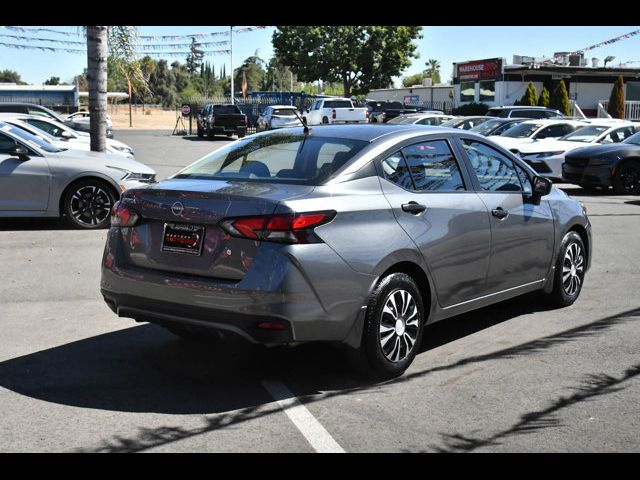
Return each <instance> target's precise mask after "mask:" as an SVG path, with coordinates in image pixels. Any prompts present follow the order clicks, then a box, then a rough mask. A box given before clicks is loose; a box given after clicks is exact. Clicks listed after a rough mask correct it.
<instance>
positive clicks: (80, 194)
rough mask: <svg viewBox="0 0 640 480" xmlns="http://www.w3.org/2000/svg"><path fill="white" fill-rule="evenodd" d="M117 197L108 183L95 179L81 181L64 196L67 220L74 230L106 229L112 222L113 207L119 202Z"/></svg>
mask: <svg viewBox="0 0 640 480" xmlns="http://www.w3.org/2000/svg"><path fill="white" fill-rule="evenodd" d="M116 195H117V194H116V193H115V191H114V189H113V187H111V185H109V184H108V183H107V182H104V181H102V180H98V179H93V178H89V179H85V180H79V181H77V182H75V183H73V184H71V186H70V187H69V188H68V189H67V191H66V192H65V194H64V198H63V200H62V210H63V213H64V216H65V220H66V221H67V223H68V224H69V225H71V226H72V227H74V228H81V229H87V230H95V229H99V228H106V227H108V226H109V224H110V222H111V207H113V204H114V203H115V202H116V200H117V198H116Z"/></svg>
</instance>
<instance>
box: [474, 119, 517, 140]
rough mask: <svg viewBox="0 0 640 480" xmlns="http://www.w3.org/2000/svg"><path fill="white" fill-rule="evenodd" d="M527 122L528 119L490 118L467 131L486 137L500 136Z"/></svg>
mask: <svg viewBox="0 0 640 480" xmlns="http://www.w3.org/2000/svg"><path fill="white" fill-rule="evenodd" d="M525 120H529V119H528V118H499V117H498V118H491V119H489V120H486V121H484V122H482V123H481V124H480V125H476V126H475V127H473V128H471V129H469V131H471V132H475V133H479V134H480V135H484V136H485V137H488V136H489V135H502V133H503V132H505V131H506V130H508V129H510V128H511V127H514V126H516V125H518V124H519V123H522V122H524V121H525Z"/></svg>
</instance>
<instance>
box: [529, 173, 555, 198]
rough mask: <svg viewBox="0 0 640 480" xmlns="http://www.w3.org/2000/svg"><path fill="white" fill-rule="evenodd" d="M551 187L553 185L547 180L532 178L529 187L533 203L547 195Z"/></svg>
mask: <svg viewBox="0 0 640 480" xmlns="http://www.w3.org/2000/svg"><path fill="white" fill-rule="evenodd" d="M552 185H553V183H552V182H551V180H549V179H548V178H544V177H538V176H536V177H533V180H532V181H531V187H532V189H533V199H534V201H535V202H537V203H539V202H540V198H541V197H544V196H545V195H549V193H550V192H551V186H552Z"/></svg>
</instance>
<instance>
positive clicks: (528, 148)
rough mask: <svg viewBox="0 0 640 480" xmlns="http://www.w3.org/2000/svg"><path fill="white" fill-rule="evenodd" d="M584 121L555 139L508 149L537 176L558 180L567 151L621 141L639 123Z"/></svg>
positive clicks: (638, 127) (639, 128)
mask: <svg viewBox="0 0 640 480" xmlns="http://www.w3.org/2000/svg"><path fill="white" fill-rule="evenodd" d="M586 122H587V125H586V126H584V127H582V128H580V129H578V130H576V131H575V132H572V133H570V134H568V135H565V136H564V137H561V138H559V139H557V140H544V141H542V142H531V143H528V144H523V145H519V146H518V147H516V148H512V149H511V151H512V152H513V153H515V154H517V155H520V157H522V159H523V160H524V161H526V162H527V163H528V164H529V165H531V166H532V167H533V168H534V169H535V171H536V172H538V174H539V175H540V176H543V177H549V178H554V179H562V164H563V163H564V156H565V154H566V153H567V152H569V151H571V150H574V149H576V148H580V147H585V146H587V145H597V144H606V143H618V142H622V141H623V140H625V139H626V138H629V137H630V136H631V135H633V134H634V133H636V132H638V131H639V130H640V124H638V123H634V122H629V121H624V120H609V119H592V120H587V121H586ZM491 138H492V139H493V138H494V137H491Z"/></svg>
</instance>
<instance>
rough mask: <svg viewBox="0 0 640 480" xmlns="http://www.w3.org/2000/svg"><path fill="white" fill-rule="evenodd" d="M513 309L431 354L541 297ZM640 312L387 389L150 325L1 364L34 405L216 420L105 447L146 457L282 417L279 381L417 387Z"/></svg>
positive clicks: (468, 326)
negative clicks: (276, 392) (275, 386)
mask: <svg viewBox="0 0 640 480" xmlns="http://www.w3.org/2000/svg"><path fill="white" fill-rule="evenodd" d="M527 297H528V296H525V297H523V298H521V299H515V300H511V301H509V302H504V303H502V304H500V305H496V306H493V307H487V308H485V309H482V310H479V311H476V312H475V313H473V314H466V315H463V316H460V317H457V318H452V319H449V320H446V321H444V322H440V324H436V325H433V326H428V327H427V329H426V332H425V338H426V339H427V340H426V342H425V345H424V347H423V348H424V350H429V349H432V348H437V347H438V346H441V345H444V344H446V343H449V342H451V341H454V340H457V339H459V338H462V337H464V336H467V335H470V334H473V333H475V332H477V331H479V330H482V329H484V328H488V327H491V326H493V325H495V324H497V323H500V322H503V321H505V320H508V319H510V318H513V317H515V316H518V315H521V314H522V313H527V312H530V311H532V308H531V303H532V302H531V299H530V298H527ZM639 314H640V309H634V310H630V311H627V312H623V313H621V314H618V315H613V316H610V317H606V318H603V319H599V320H596V321H593V322H591V323H588V324H585V325H581V326H578V327H575V328H572V329H569V330H565V331H562V332H560V333H557V334H553V335H549V336H547V337H543V338H539V339H535V340H532V341H529V342H525V343H522V344H519V345H514V346H511V347H508V348H505V349H502V350H497V351H494V352H489V353H485V354H480V355H475V356H468V357H464V358H462V359H460V360H458V361H457V362H454V363H450V364H444V365H439V366H434V367H432V368H428V369H425V370H415V371H411V370H410V371H409V373H407V374H405V375H403V376H401V377H399V378H397V379H394V380H390V381H387V382H377V381H375V380H372V379H367V378H362V377H358V376H355V375H354V374H353V373H352V371H351V370H350V367H349V364H348V362H347V361H346V356H345V352H344V351H343V350H342V349H339V348H337V347H332V346H330V345H324V344H307V345H301V346H299V347H295V348H281V347H279V348H273V349H265V348H258V347H252V346H248V345H247V344H245V343H241V342H238V341H227V342H219V341H216V342H207V343H190V342H186V341H184V340H181V339H178V338H176V337H174V336H173V335H171V334H170V333H168V332H166V331H165V330H164V329H162V328H160V327H157V326H154V325H141V326H135V327H132V328H127V329H124V330H119V331H115V332H111V333H107V334H104V335H98V336H95V337H91V338H87V339H83V340H79V341H76V342H72V343H69V344H66V345H61V346H58V347H54V348H50V349H47V350H43V351H39V352H35V353H32V354H28V355H24V356H22V357H17V358H13V359H10V360H6V361H4V362H0V386H2V387H4V388H6V389H8V390H11V391H13V392H16V393H18V394H21V395H25V396H28V397H31V398H36V399H40V400H43V401H46V402H53V403H58V404H63V405H70V406H75V407H82V408H94V409H101V410H111V411H122V412H156V413H164V414H200V415H203V414H204V415H209V416H208V417H207V418H205V419H204V421H205V422H206V424H204V425H203V426H202V427H201V428H200V427H199V428H197V429H194V430H184V429H182V428H181V427H171V426H166V427H161V428H159V429H152V430H144V431H142V430H141V431H140V433H139V435H138V436H136V437H135V438H128V439H126V438H111V439H110V440H105V442H106V443H105V444H104V445H103V446H102V447H101V448H100V450H101V451H139V450H145V449H148V448H151V447H153V446H158V445H162V444H166V443H169V442H172V441H175V440H176V439H180V438H186V437H188V436H193V435H198V434H201V433H204V432H208V431H212V430H215V429H218V428H223V427H226V426H229V425H235V424H237V423H240V422H245V421H248V420H252V419H254V418H258V417H262V416H265V415H270V414H271V413H273V412H275V411H278V408H277V406H274V405H273V404H272V402H273V399H272V398H271V397H270V396H269V394H268V393H267V391H266V390H265V389H264V388H263V387H262V384H261V382H262V381H263V380H278V381H282V382H284V383H285V384H286V385H287V386H289V387H290V388H291V390H292V391H293V392H294V394H295V395H297V396H299V397H300V398H301V399H302V400H303V401H304V402H306V403H311V402H315V401H318V400H322V399H324V398H328V397H333V396H339V395H346V394H349V393H352V392H358V391H362V390H367V389H370V388H376V389H380V390H385V389H387V388H389V387H391V386H392V385H394V384H396V383H401V382H411V381H415V380H416V379H419V378H422V377H424V376H427V375H429V374H431V373H433V372H437V371H443V370H454V369H456V368H459V367H461V366H464V365H468V364H471V363H481V362H486V361H493V360H501V359H508V358H512V357H517V356H522V355H530V354H534V353H538V352H541V351H544V350H545V349H547V348H551V347H553V346H554V345H556V344H562V343H566V342H569V341H574V340H580V339H583V338H585V337H588V336H592V335H597V334H599V333H600V332H602V331H603V330H605V329H608V328H612V327H613V326H615V325H617V324H619V323H622V322H626V321H628V320H629V319H630V318H632V317H633V316H637V315H639Z"/></svg>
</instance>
